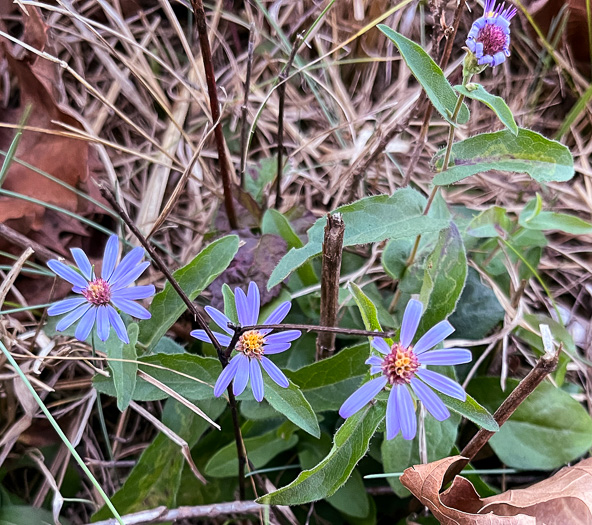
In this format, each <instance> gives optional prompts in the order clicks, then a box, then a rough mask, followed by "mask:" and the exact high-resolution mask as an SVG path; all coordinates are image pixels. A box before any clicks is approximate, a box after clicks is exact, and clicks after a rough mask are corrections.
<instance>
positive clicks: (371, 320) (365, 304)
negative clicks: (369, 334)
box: [349, 282, 382, 332]
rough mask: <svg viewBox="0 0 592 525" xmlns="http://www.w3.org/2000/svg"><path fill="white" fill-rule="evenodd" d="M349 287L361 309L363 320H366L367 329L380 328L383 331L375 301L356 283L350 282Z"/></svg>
mask: <svg viewBox="0 0 592 525" xmlns="http://www.w3.org/2000/svg"><path fill="white" fill-rule="evenodd" d="M349 289H350V291H351V293H352V295H353V297H354V300H355V301H356V304H357V305H358V308H359V309H360V314H362V320H363V321H364V326H365V327H366V330H378V331H379V332H382V327H381V326H380V322H379V321H378V315H377V313H376V306H374V303H373V302H372V301H371V300H370V299H369V298H368V296H367V295H365V294H364V292H362V290H361V289H360V287H359V286H358V285H357V284H356V283H354V282H350V283H349Z"/></svg>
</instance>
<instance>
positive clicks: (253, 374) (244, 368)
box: [191, 282, 300, 401]
mask: <svg viewBox="0 0 592 525" xmlns="http://www.w3.org/2000/svg"><path fill="white" fill-rule="evenodd" d="M234 300H235V305H236V313H237V315H238V321H239V323H240V324H241V325H243V326H249V325H256V324H257V320H258V319H259V307H260V297H259V288H258V287H257V284H256V283H254V282H250V283H249V289H248V292H247V294H246V295H245V292H243V291H242V290H241V289H240V288H236V289H235V290H234ZM291 306H292V304H291V303H290V301H286V302H283V303H282V304H280V305H279V306H278V307H277V308H276V309H275V310H274V311H273V312H272V313H271V315H270V316H269V317H268V318H267V319H266V320H265V321H263V323H262V324H278V323H281V322H282V321H283V320H284V318H285V317H286V315H288V312H289V311H290V308H291ZM206 312H208V315H209V316H210V317H211V318H212V319H213V320H214V322H215V323H216V324H217V325H218V326H219V327H220V328H222V330H224V331H225V332H226V334H230V335H226V334H221V333H219V332H214V336H215V337H216V339H217V340H218V342H219V343H220V344H221V345H223V346H228V345H229V344H230V341H231V339H232V338H231V337H230V336H231V335H232V332H231V331H230V329H229V328H228V323H230V322H231V321H230V319H228V317H226V316H225V315H224V314H223V313H222V312H220V311H219V310H216V308H213V307H211V306H206ZM270 332H271V330H249V331H248V332H245V333H244V334H242V335H241V336H240V338H239V340H238V344H237V345H236V348H235V350H236V351H237V354H236V355H235V356H234V357H233V358H232V359H231V360H230V361H229V363H228V366H226V368H225V369H224V370H222V373H221V374H220V376H219V377H218V380H217V381H216V385H215V386H214V395H215V396H216V397H220V396H221V395H222V394H223V393H224V391H225V390H226V389H227V388H228V385H229V384H230V382H231V381H232V380H233V379H234V382H233V385H232V391H233V392H234V395H235V396H239V395H241V394H242V393H243V391H244V390H245V388H246V387H247V384H248V382H249V379H250V380H251V389H252V390H253V395H254V396H255V399H256V400H257V401H261V400H262V399H263V394H264V391H263V390H264V389H263V375H262V374H261V367H263V370H265V371H266V372H267V373H268V375H269V377H271V379H273V381H274V382H275V383H277V384H278V385H279V386H281V387H283V388H288V386H289V385H290V384H289V383H288V379H287V378H286V376H285V375H284V374H283V372H282V371H281V370H280V369H279V368H278V367H277V366H276V365H275V364H274V363H273V362H272V361H271V360H270V359H268V358H267V357H265V354H267V355H271V354H279V353H280V352H284V351H285V350H287V349H288V348H290V345H291V342H292V341H294V339H297V338H298V337H300V331H299V330H286V331H285V332H279V333H277V334H269V333H270ZM268 334H269V335H268ZM191 335H192V336H193V337H195V338H197V339H199V340H200V341H205V342H206V343H211V341H210V338H209V337H208V336H207V334H206V332H205V330H193V331H192V332H191Z"/></svg>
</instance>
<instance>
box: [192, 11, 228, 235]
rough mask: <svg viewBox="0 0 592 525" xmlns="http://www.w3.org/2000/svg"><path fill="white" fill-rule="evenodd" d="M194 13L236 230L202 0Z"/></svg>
mask: <svg viewBox="0 0 592 525" xmlns="http://www.w3.org/2000/svg"><path fill="white" fill-rule="evenodd" d="M191 6H192V7H193V13H194V14H195V24H196V26H197V32H198V36H199V46H200V48H201V58H202V60H203V65H204V70H205V73H206V83H207V85H208V95H209V97H210V111H211V112H212V122H213V123H214V136H215V138H216V148H217V150H218V160H219V161H220V175H221V177H222V186H223V188H224V207H225V208H226V215H227V216H228V222H229V224H230V228H231V229H233V230H236V229H237V228H238V223H237V220H236V212H235V211H234V202H233V201H232V182H231V180H230V170H229V167H230V164H229V163H230V161H229V159H228V157H227V156H226V143H225V141H224V133H223V131H222V126H221V125H220V104H219V103H218V88H217V87H216V75H215V73H214V65H213V63H212V50H211V49H210V41H209V39H208V26H207V23H206V13H205V10H204V6H203V2H202V0H191Z"/></svg>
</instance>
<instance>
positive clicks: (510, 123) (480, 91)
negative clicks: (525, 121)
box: [454, 83, 518, 135]
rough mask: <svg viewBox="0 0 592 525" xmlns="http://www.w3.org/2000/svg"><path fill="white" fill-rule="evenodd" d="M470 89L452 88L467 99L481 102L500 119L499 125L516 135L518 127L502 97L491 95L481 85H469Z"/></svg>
mask: <svg viewBox="0 0 592 525" xmlns="http://www.w3.org/2000/svg"><path fill="white" fill-rule="evenodd" d="M470 86H471V88H472V89H467V88H466V87H465V86H454V89H455V90H456V91H458V92H459V93H461V94H462V95H464V96H465V97H467V98H472V99H473V100H478V101H479V102H483V104H485V105H486V106H487V107H488V108H489V109H491V110H492V111H493V112H494V113H495V114H496V115H497V118H499V119H500V121H501V123H502V124H503V125H504V126H506V127H507V128H508V129H509V130H510V131H511V132H512V133H513V134H514V135H517V134H518V126H517V125H516V122H515V121H514V115H512V111H511V110H510V108H509V107H508V105H507V104H506V102H505V101H504V99H503V98H502V97H498V96H497V95H492V94H491V93H489V92H487V90H486V89H485V88H484V87H483V86H482V85H481V84H474V83H472V84H470Z"/></svg>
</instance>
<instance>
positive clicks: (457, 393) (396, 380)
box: [339, 299, 471, 439]
mask: <svg viewBox="0 0 592 525" xmlns="http://www.w3.org/2000/svg"><path fill="white" fill-rule="evenodd" d="M422 311H423V304H422V303H421V302H419V301H416V300H415V299H411V300H410V301H409V303H408V304H407V308H405V313H404V314H403V322H402V323H401V338H400V339H401V340H400V341H399V342H398V343H395V344H394V345H393V346H391V347H389V346H388V344H387V343H386V342H385V341H384V339H378V338H375V339H373V340H372V346H373V347H374V348H375V349H376V350H378V351H379V352H380V353H381V354H382V356H381V357H379V356H376V355H373V356H371V357H370V358H369V359H368V360H367V361H366V364H368V365H370V374H372V375H375V374H380V377H377V378H375V379H371V380H370V381H368V382H367V383H364V384H363V385H362V386H361V387H360V388H359V389H358V390H356V391H355V392H354V393H353V394H352V395H351V396H349V397H348V398H347V399H346V400H345V403H343V405H341V408H340V409H339V415H340V416H341V417H343V418H348V417H350V416H352V415H353V414H355V413H356V412H358V411H359V410H361V409H362V408H363V407H364V406H365V405H366V404H367V403H369V402H370V401H371V400H372V399H374V398H375V397H376V396H377V395H378V393H379V392H380V391H381V390H383V389H385V388H386V389H387V390H389V389H390V393H389V396H388V401H387V405H386V438H387V439H393V438H394V437H395V436H396V435H397V434H398V433H399V431H401V432H402V433H403V438H405V439H413V438H414V437H415V434H416V432H417V421H416V418H415V403H414V398H417V399H419V401H421V402H422V403H423V404H424V406H425V407H426V409H427V411H428V412H429V413H430V414H432V416H434V417H435V418H436V419H437V420H438V421H444V420H445V419H448V417H449V416H450V412H449V411H448V409H447V408H446V406H445V405H444V403H443V402H442V400H441V399H440V398H439V397H438V396H437V395H436V394H435V393H434V391H433V390H432V388H433V389H435V390H438V391H440V392H443V393H444V394H447V395H449V396H451V397H454V398H456V399H460V400H461V401H464V400H465V399H466V394H465V391H464V390H463V389H462V387H461V386H460V385H459V384H458V383H456V382H455V381H453V380H452V379H449V378H448V377H446V376H443V375H442V374H438V373H437V372H433V371H431V370H427V369H426V368H425V365H458V364H461V363H468V362H469V361H470V360H471V352H469V351H468V350H465V349H462V348H450V349H447V350H432V351H431V352H428V350H430V349H432V348H433V347H434V346H436V345H437V344H438V343H441V342H442V341H443V340H444V339H446V337H448V336H449V335H450V334H451V333H452V332H453V331H454V328H453V327H452V325H451V324H450V323H449V322H448V321H441V322H439V323H438V324H437V325H436V326H434V327H432V328H430V329H429V330H428V331H427V332H426V333H425V334H424V335H423V336H422V337H421V338H420V339H419V341H417V343H415V345H411V341H412V340H413V337H414V336H415V332H416V331H417V327H418V326H419V321H420V319H421V315H422ZM430 387H431V388H430Z"/></svg>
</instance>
